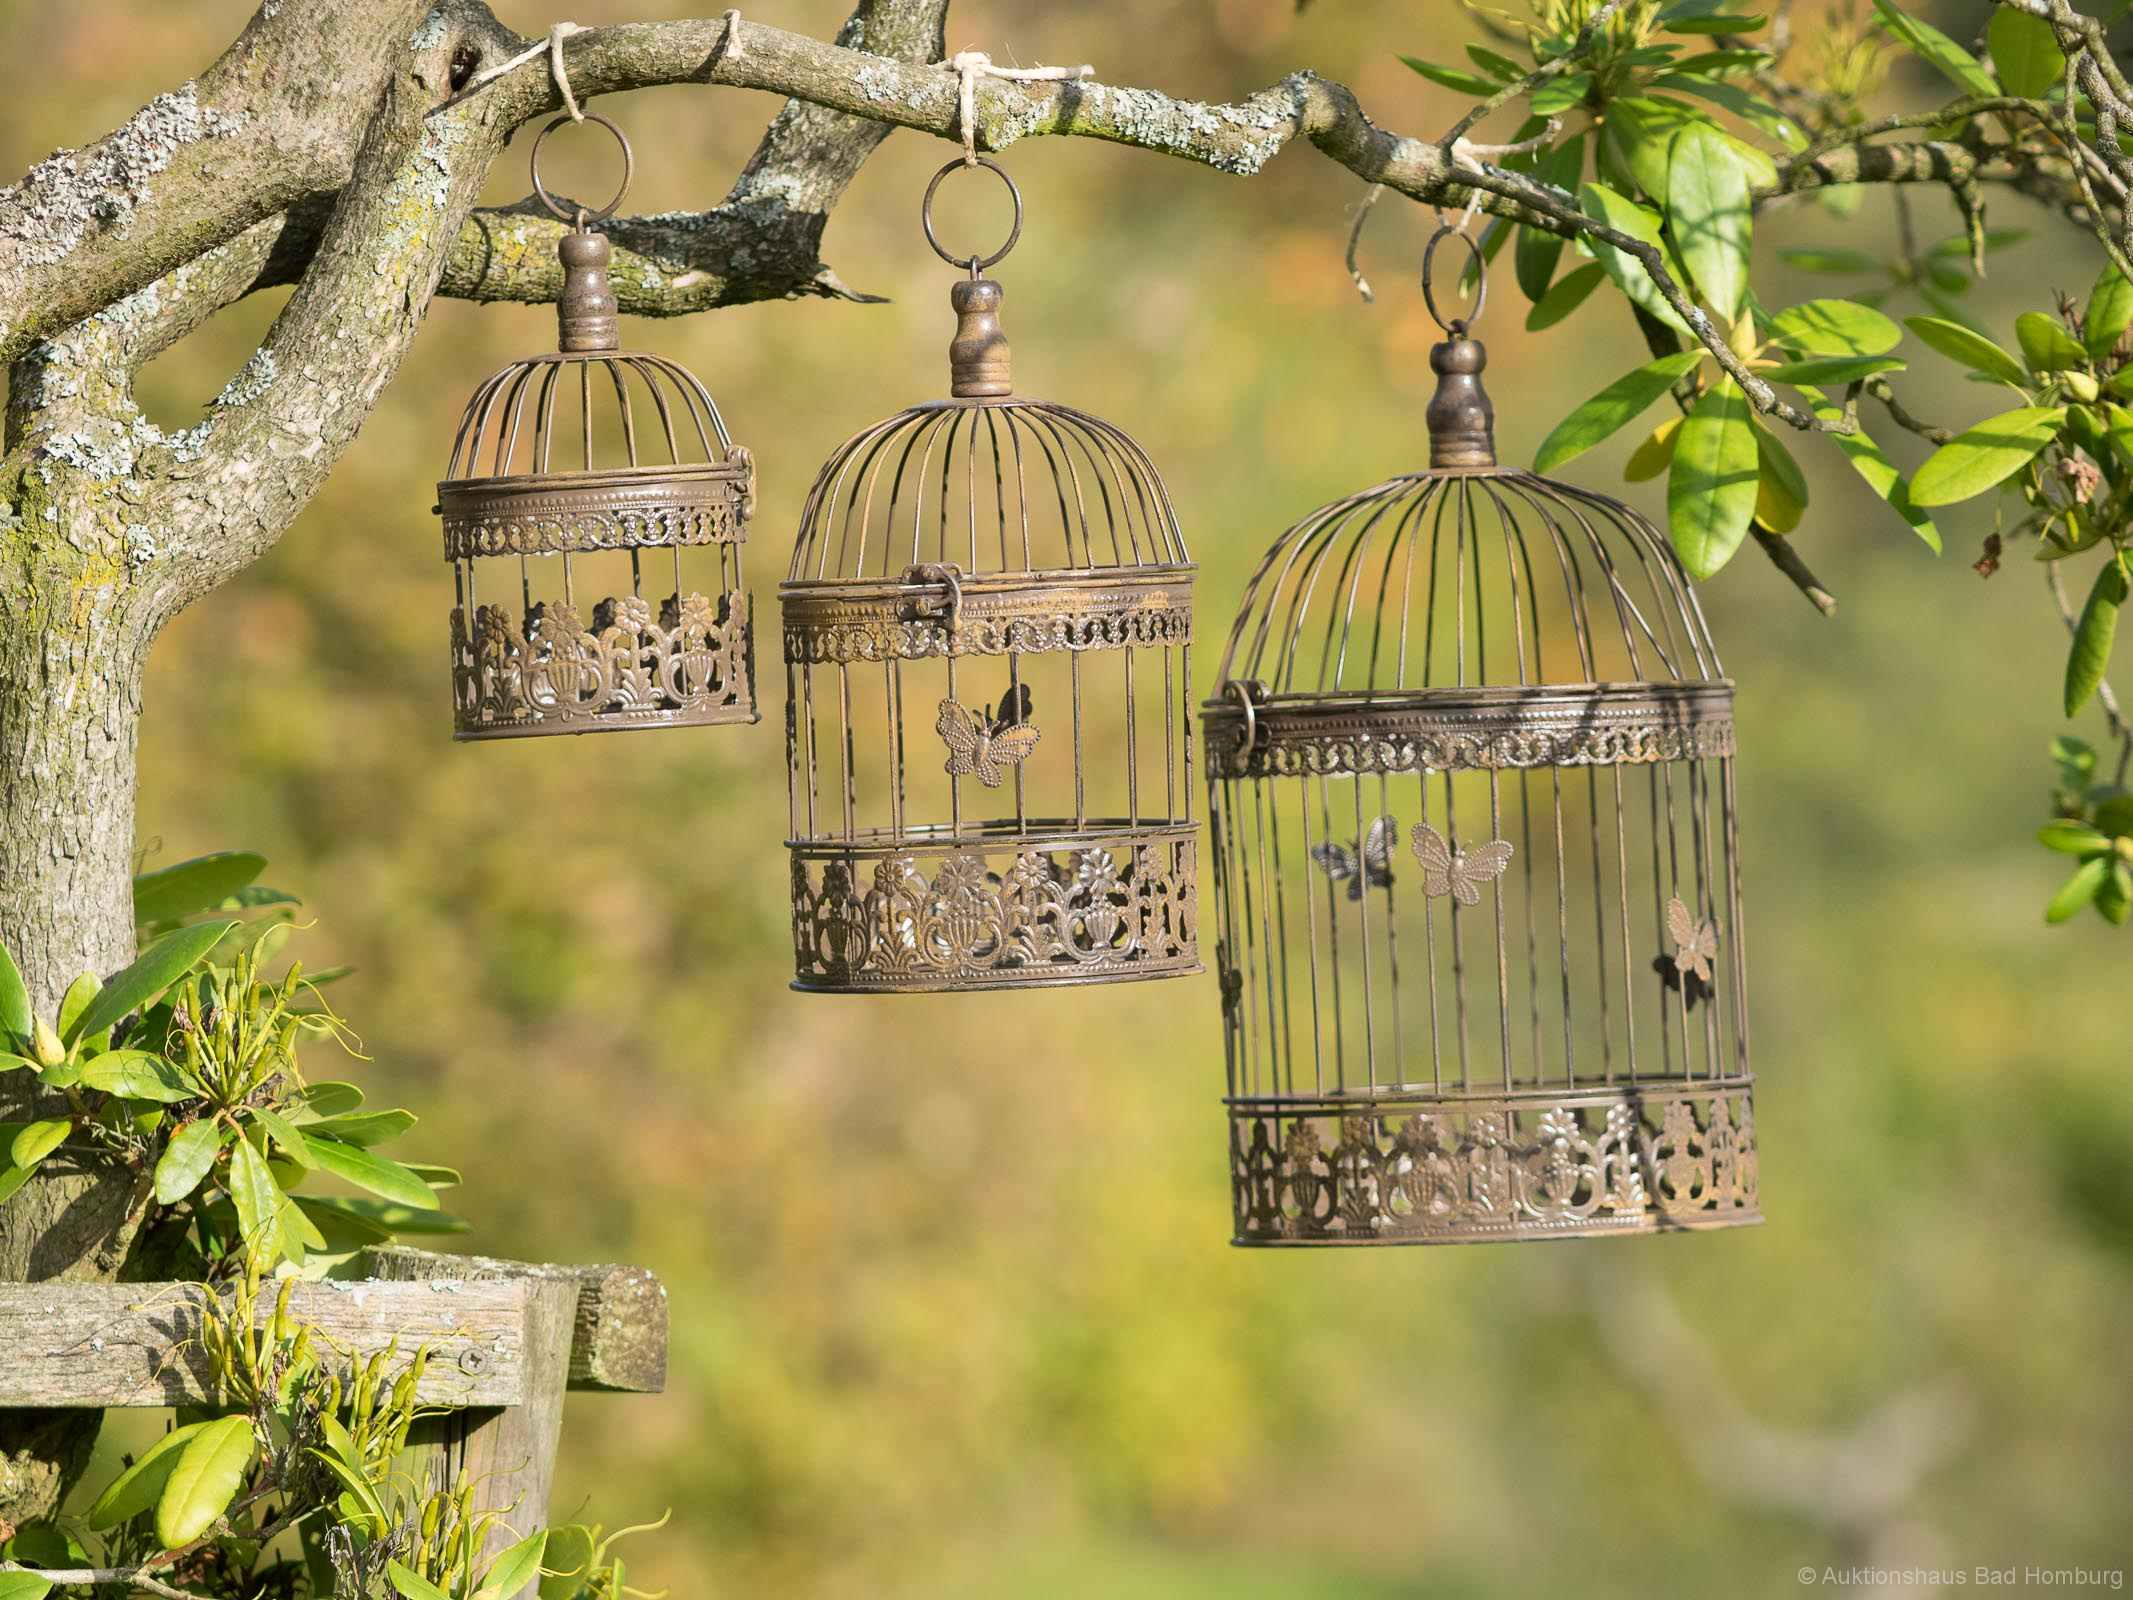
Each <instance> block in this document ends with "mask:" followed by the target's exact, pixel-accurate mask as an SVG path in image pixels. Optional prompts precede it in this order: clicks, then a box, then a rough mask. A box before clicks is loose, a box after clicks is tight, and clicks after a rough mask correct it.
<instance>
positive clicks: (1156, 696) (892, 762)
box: [779, 160, 1199, 993]
mask: <svg viewBox="0 0 2133 1600" xmlns="http://www.w3.org/2000/svg"><path fill="white" fill-rule="evenodd" d="M977 165H979V166H982V167H984V168H986V169H987V170H989V171H991V172H993V173H995V174H997V175H998V176H999V177H1000V179H1001V181H1002V182H1004V183H1006V185H1007V188H1008V191H1009V194H1010V195H1011V196H1012V197H1013V200H1014V208H1015V211H1014V229H1013V232H1011V233H1010V235H1009V237H1008V240H1007V243H1006V244H1005V245H1003V246H1002V247H1001V248H1000V250H998V251H997V252H995V253H994V254H993V255H991V256H989V257H985V258H982V259H980V258H978V257H975V256H972V257H968V258H958V257H955V256H952V255H950V254H949V253H948V252H947V251H946V250H945V249H943V248H942V246H941V244H940V242H939V239H938V238H937V237H936V235H935V233H934V227H933V217H932V206H933V196H934V193H935V191H936V190H937V189H938V188H939V186H940V184H941V182H942V180H943V179H944V178H946V177H947V176H948V175H949V174H950V173H955V172H961V171H964V170H966V164H965V163H964V162H962V161H960V160H959V161H955V162H951V163H950V164H949V165H948V166H946V167H944V168H943V169H942V170H941V171H940V172H939V173H938V174H936V175H935V177H934V179H933V182H932V184H931V185H930V186H929V187H928V188H927V190H926V201H925V207H924V211H923V216H924V221H925V231H926V238H927V241H928V242H929V243H930V244H932V246H933V248H934V250H935V251H936V252H938V253H939V254H940V255H941V257H942V259H944V260H946V261H948V262H950V263H951V264H952V265H956V266H961V267H965V268H966V269H967V270H968V273H969V277H968V279H967V281H964V282H959V283H957V284H956V285H955V287H954V289H953V291H952V293H951V295H950V300H951V303H952V304H953V306H954V308H955V311H956V313H957V315H958V318H959V323H958V328H957V332H956V335H955V339H954V342H953V343H952V344H951V345H950V347H949V354H950V365H951V372H952V378H953V384H952V394H953V398H951V399H948V400H943V401H936V402H933V403H931V404H927V405H921V406H915V407H913V408H912V409H910V410H908V411H903V412H900V413H898V414H897V415H896V416H893V417H891V418H889V419H888V420H887V421H885V422H881V423H878V424H876V425H875V426H873V427H871V428H868V429H866V430H865V431H863V432H861V433H859V434H858V435H856V436H855V437H854V438H852V439H851V440H850V441H848V442H847V443H846V444H845V445H843V446H842V447H841V448H840V449H839V450H838V451H837V452H836V453H835V454H834V455H832V456H831V457H830V459H829V461H828V463H827V464H826V465H825V466H824V467H823V469H822V472H821V474H820V476H819V477H817V478H816V480H815V484H814V488H813V490H812V491H811V492H810V493H809V495H808V499H807V505H806V508H805V510H804V512H803V514H802V517H801V524H800V533H799V538H798V541H797V543H796V545H795V548H794V550H793V559H792V567H791V571H790V573H789V575H788V578H787V580H786V582H785V583H783V584H782V585H780V587H779V597H780V600H781V602H782V604H783V608H784V621H785V630H784V631H785V673H786V687H787V698H786V713H785V730H786V753H787V768H788V773H789V777H790V801H791V835H790V847H791V853H792V901H793V935H794V943H795V946H796V949H795V957H796V964H797V965H796V978H795V985H794V986H795V987H796V988H800V989H808V990H821V991H830V992H842V993H881V992H896V991H905V992H908V991H921V990H941V989H955V990H961V989H995V988H1020V987H1027V986H1033V985H1045V984H1068V983H1097V982H1104V981H1109V980H1120V979H1128V978H1154V977H1169V976H1174V975H1176V974H1180V973H1188V972H1196V971H1198V970H1199V956H1198V948H1197V944H1196V941H1195V924H1196V921H1197V912H1196V906H1195V897H1194V850H1193V846H1194V840H1193V828H1194V824H1193V814H1192V813H1193V804H1192V788H1193V783H1192V769H1191V762H1192V754H1191V743H1190V729H1191V705H1192V702H1191V693H1192V689H1191V676H1192V674H1191V646H1192V577H1193V568H1192V565H1191V562H1190V560H1189V558H1188V557H1187V555H1186V551H1185V542H1184V539H1183V537H1182V536H1181V534H1180V533H1179V530H1178V525H1177V519H1176V517H1175V515H1174V514H1173V512H1172V510H1171V506H1170V498H1169V495H1168V494H1167V492H1166V491H1165V490H1164V488H1163V482H1162V478H1161V477H1160V475H1159V474H1158V473H1157V472H1156V469H1155V466H1154V464H1153V463H1152V462H1150V461H1149V459H1148V456H1147V454H1146V453H1145V452H1144V451H1143V450H1142V449H1141V447H1140V446H1139V445H1137V444H1135V443H1134V442H1133V441H1132V440H1131V439H1129V438H1128V437H1127V436H1126V435H1125V434H1123V433H1121V432H1120V431H1119V430H1118V429H1117V428H1115V427H1113V426H1111V425H1110V424H1109V423H1107V422H1102V421H1099V420H1098V419H1096V418H1095V417H1091V416H1087V415H1084V414H1083V413H1081V412H1079V411H1075V410H1072V409H1069V408H1068V407H1066V406H1060V405H1051V404H1047V403H1045V402H1042V401H1035V400H1024V399H1018V398H1015V397H1014V396H1013V395H1012V393H1011V388H1010V383H1009V373H1008V347H1007V341H1006V339H1005V337H1004V336H1003V335H1002V334H1001V331H1000V325H999V319H998V313H999V307H1000V298H1001V291H1000V286H999V285H998V284H997V283H995V282H993V281H992V280H991V279H990V278H987V277H985V276H983V273H984V272H985V270H986V269H987V268H990V267H991V266H993V265H994V264H996V263H997V262H998V261H999V260H1000V259H1001V258H1002V257H1003V256H1005V255H1006V254H1007V252H1008V250H1009V249H1011V248H1013V246H1014V243H1015V240H1016V238H1017V237H1019V235H1020V233H1021V228H1022V200H1021V196H1020V194H1019V193H1018V192H1016V190H1015V186H1014V183H1013V181H1012V180H1011V179H1009V178H1008V177H1007V174H1006V173H1005V172H1004V171H1002V170H1001V169H1000V168H999V167H998V166H997V165H995V164H994V163H992V162H990V161H980V162H978V163H977Z"/></svg>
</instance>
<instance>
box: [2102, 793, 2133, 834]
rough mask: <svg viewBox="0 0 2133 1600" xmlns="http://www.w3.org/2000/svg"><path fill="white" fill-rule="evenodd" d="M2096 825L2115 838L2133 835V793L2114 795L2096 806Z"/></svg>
mask: <svg viewBox="0 0 2133 1600" xmlns="http://www.w3.org/2000/svg"><path fill="white" fill-rule="evenodd" d="M2096 827H2097V829H2098V830H2099V831H2100V832H2103V833H2107V834H2109V835H2110V836H2111V837H2112V838H2113V839H2123V838H2126V837H2128V836H2133V795H2128V794H2121V795H2114V796H2113V797H2112V798H2111V799H2109V800H2106V801H2104V802H2103V803H2102V804H2101V805H2099V806H2098V807H2097V808H2096Z"/></svg>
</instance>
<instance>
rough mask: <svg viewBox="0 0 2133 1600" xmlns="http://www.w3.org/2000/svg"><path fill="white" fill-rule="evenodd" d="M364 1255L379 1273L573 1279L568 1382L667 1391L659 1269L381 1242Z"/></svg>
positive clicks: (621, 1391)
mask: <svg viewBox="0 0 2133 1600" xmlns="http://www.w3.org/2000/svg"><path fill="white" fill-rule="evenodd" d="M365 1254H366V1259H367V1261H368V1263H369V1266H370V1270H371V1271H372V1272H374V1273H376V1274H377V1276H379V1277H381V1278H406V1279H425V1278H427V1279H433V1280H436V1281H439V1282H451V1281H453V1280H455V1279H459V1280H470V1281H474V1282H489V1281H494V1280H506V1281H508V1280H511V1279H532V1280H537V1281H541V1282H567V1283H570V1284H572V1285H573V1286H574V1287H575V1289H576V1293H577V1308H576V1313H575V1318H574V1324H575V1327H574V1333H573V1337H572V1339H571V1347H570V1387H571V1388H573V1389H592V1390H604V1391H607V1392H609V1393H616V1394H658V1393H660V1392H661V1391H662V1390H663V1389H665V1388H666V1384H667V1289H666V1285H665V1284H663V1283H661V1282H660V1281H659V1276H658V1274H657V1273H654V1272H649V1271H647V1270H646V1269H645V1268H643V1267H624V1266H591V1267H568V1266H555V1265H552V1264H547V1263H538V1262H530V1261H505V1260H501V1259H499V1258H497V1257H495V1256H455V1255H441V1254H439V1253H438V1252H436V1251H434V1250H417V1249H414V1248H412V1247H411V1246H408V1245H378V1246H375V1247H374V1248H372V1249H371V1250H369V1251H367V1252H366V1253H365Z"/></svg>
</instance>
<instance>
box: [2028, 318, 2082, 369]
mask: <svg viewBox="0 0 2133 1600" xmlns="http://www.w3.org/2000/svg"><path fill="white" fill-rule="evenodd" d="M2015 339H2016V341H2017V342H2018V343H2019V344H2020V345H2021V346H2022V356H2023V359H2025V360H2026V361H2028V363H2029V370H2030V371H2032V372H2068V371H2071V370H2073V369H2074V368H2076V367H2085V366H2087V365H2088V360H2089V353H2088V352H2087V351H2086V350H2084V349H2082V348H2081V346H2080V344H2079V343H2078V342H2077V341H2076V340H2075V338H2074V336H2073V335H2072V334H2070V333H2068V332H2067V331H2066V324H2064V323H2063V322H2061V321H2060V320H2059V319H2058V318H2057V317H2048V316H2046V315H2045V314H2044V313H2043V312H2041V311H2025V312H2023V313H2022V314H2021V315H2020V316H2019V317H2016V318H2015Z"/></svg>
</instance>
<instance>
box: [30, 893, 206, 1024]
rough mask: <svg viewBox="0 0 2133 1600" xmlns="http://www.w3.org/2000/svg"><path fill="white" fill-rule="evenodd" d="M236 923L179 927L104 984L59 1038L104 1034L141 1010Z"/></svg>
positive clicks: (203, 955)
mask: <svg viewBox="0 0 2133 1600" xmlns="http://www.w3.org/2000/svg"><path fill="white" fill-rule="evenodd" d="M235 926H236V924H235V923H234V922H203V923H200V924H199V925H197V926H195V927H191V928H180V929H179V930H178V931H177V932H176V933H171V934H166V935H164V936H163V937H162V938H160V939H158V940H157V941H156V942H155V943H154V944H152V945H150V946H149V947H148V949H147V950H146V952H144V953H143V954H142V956H141V958H140V959H139V960H138V961H136V962H134V964H133V965H132V966H130V967H128V968H127V969H126V970H125V971H124V972H121V973H119V974H118V975H117V976H116V977H114V978H113V979H112V980H111V981H110V982H109V983H107V984H105V985H104V987H103V990H102V992H101V993H99V994H98V995H97V997H96V999H95V1000H93V1001H92V1002H90V1004H89V1007H88V1009H87V1010H86V1011H84V1012H83V1013H82V1014H81V1015H80V1016H79V1017H76V1018H75V1019H74V1026H73V1027H72V1028H71V1029H68V1030H65V1031H63V1032H62V1033H61V1034H60V1037H61V1038H63V1039H65V1040H66V1041H67V1043H69V1044H72V1043H73V1042H74V1041H75V1040H76V1039H78V1038H80V1037H81V1036H82V1035H84V1034H96V1033H101V1032H103V1031H104V1029H106V1028H108V1027H110V1026H111V1025H112V1024H113V1023H115V1022H117V1021H118V1020H119V1019H120V1018H121V1017H123V1016H126V1015H127V1014H128V1013H129V1012H133V1011H138V1010H139V1009H140V1008H141V1007H142V1006H145V1005H146V1004H148V1002H149V1001H151V1000H153V999H154V998H155V997H156V996H157V995H159V994H161V993H162V992H163V991H164V990H165V989H167V988H169V987H170V986H171V985H172V984H174V983H176V982H177V981H178V980H179V979H180V978H182V977H184V976H185V975H186V974H187V973H188V972H190V971H192V969H193V968H194V967H195V966H197V965H198V964H199V963H200V961H201V960H203V959H204V958H205V957H206V955H207V953H208V952H209V951H210V950H212V949H214V948H215V944H216V942H217V941H218V940H219V939H221V937H222V936H223V935H224V934H225V933H227V932H229V930H230V929H231V928H234V927H235Z"/></svg>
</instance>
